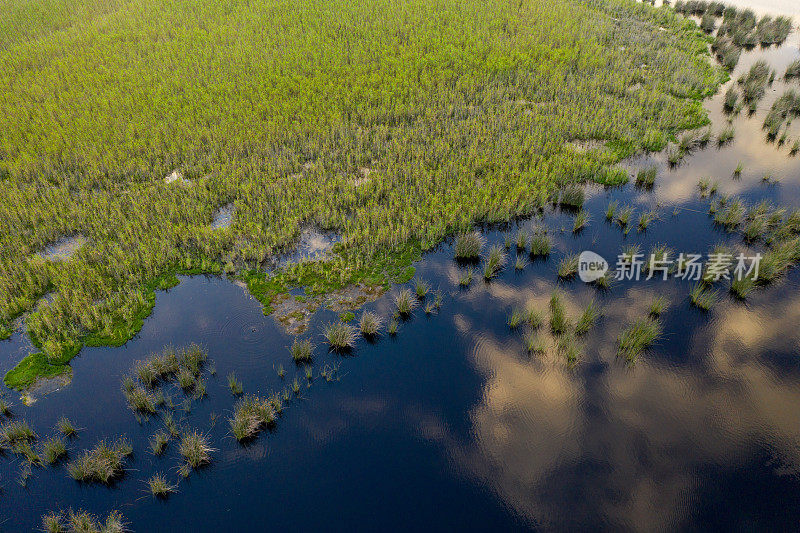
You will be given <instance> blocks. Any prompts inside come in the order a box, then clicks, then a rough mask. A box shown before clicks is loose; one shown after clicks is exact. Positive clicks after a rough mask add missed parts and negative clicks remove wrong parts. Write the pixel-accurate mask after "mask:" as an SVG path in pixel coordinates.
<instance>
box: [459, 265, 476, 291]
mask: <svg viewBox="0 0 800 533" xmlns="http://www.w3.org/2000/svg"><path fill="white" fill-rule="evenodd" d="M474 275H475V269H474V268H472V267H469V268H467V269H466V270H464V271H463V272H462V273H461V277H459V278H458V284H459V285H460V286H461V287H469V284H470V283H472V277H473V276H474Z"/></svg>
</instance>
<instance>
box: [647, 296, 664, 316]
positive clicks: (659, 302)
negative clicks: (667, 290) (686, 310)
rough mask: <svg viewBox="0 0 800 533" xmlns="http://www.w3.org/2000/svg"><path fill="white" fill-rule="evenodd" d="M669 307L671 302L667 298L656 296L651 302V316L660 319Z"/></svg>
mask: <svg viewBox="0 0 800 533" xmlns="http://www.w3.org/2000/svg"><path fill="white" fill-rule="evenodd" d="M668 307H669V300H668V299H667V298H666V297H665V296H656V297H655V298H653V301H651V302H650V312H649V314H650V316H651V317H653V318H658V317H660V316H661V315H662V314H663V313H664V311H666V310H667V308H668Z"/></svg>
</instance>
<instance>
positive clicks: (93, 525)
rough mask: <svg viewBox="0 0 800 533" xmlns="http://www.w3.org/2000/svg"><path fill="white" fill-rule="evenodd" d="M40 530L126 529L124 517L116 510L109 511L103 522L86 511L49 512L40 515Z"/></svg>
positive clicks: (114, 532) (111, 532) (100, 532)
mask: <svg viewBox="0 0 800 533" xmlns="http://www.w3.org/2000/svg"><path fill="white" fill-rule="evenodd" d="M42 531H44V532H46V533H67V532H70V533H73V532H74V533H123V532H124V531H128V529H127V527H126V524H125V519H124V518H123V517H122V514H120V513H119V512H118V511H111V512H110V513H108V515H107V516H106V520H105V522H103V521H101V520H100V519H99V518H97V517H96V516H94V515H93V514H90V513H88V512H86V511H81V510H77V511H73V510H71V509H70V510H69V511H60V512H51V513H48V514H46V515H44V516H43V517H42Z"/></svg>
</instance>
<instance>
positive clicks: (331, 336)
mask: <svg viewBox="0 0 800 533" xmlns="http://www.w3.org/2000/svg"><path fill="white" fill-rule="evenodd" d="M401 292H402V291H401ZM408 297H409V299H411V294H410V292H409V293H408ZM323 335H324V336H325V340H327V341H328V345H329V346H330V348H331V349H332V350H334V351H342V350H348V349H350V348H352V347H353V346H354V345H355V342H356V332H355V328H353V326H350V325H349V324H345V323H343V322H331V323H330V324H328V325H327V326H325V332H324V334H323Z"/></svg>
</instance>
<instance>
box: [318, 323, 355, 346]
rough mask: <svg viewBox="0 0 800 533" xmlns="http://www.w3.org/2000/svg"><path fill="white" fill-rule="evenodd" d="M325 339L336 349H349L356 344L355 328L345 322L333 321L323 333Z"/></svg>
mask: <svg viewBox="0 0 800 533" xmlns="http://www.w3.org/2000/svg"><path fill="white" fill-rule="evenodd" d="M323 335H324V337H325V340H326V341H327V342H328V345H329V346H330V348H331V349H332V350H334V351H343V350H348V349H350V348H352V347H353V346H355V343H356V332H355V328H353V326H351V325H349V324H345V323H344V322H331V323H329V324H328V325H327V326H325V332H324V333H323Z"/></svg>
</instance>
